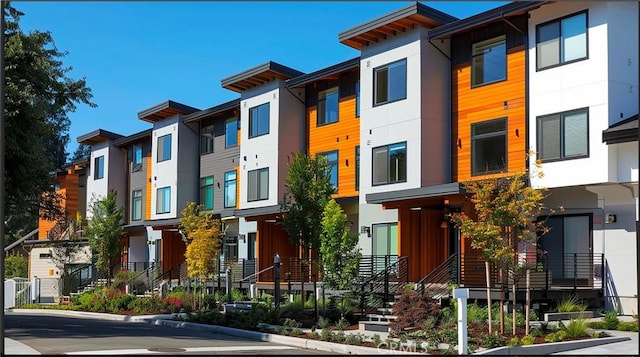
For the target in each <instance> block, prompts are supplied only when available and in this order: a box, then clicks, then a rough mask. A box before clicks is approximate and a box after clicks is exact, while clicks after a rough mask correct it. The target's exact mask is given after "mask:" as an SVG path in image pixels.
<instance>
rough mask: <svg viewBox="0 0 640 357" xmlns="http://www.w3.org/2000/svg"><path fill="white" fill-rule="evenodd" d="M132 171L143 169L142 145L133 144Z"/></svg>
mask: <svg viewBox="0 0 640 357" xmlns="http://www.w3.org/2000/svg"><path fill="white" fill-rule="evenodd" d="M131 170H132V171H134V172H135V171H140V170H142V145H133V158H132V168H131Z"/></svg>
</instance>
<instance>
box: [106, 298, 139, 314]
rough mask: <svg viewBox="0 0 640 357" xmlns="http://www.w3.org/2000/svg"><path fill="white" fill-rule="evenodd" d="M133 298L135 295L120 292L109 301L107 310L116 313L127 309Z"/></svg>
mask: <svg viewBox="0 0 640 357" xmlns="http://www.w3.org/2000/svg"><path fill="white" fill-rule="evenodd" d="M135 299H136V297H135V295H131V294H122V295H120V296H118V297H117V298H116V299H113V300H111V301H110V302H109V312H112V313H118V312H122V311H127V310H129V304H130V303H131V302H132V301H133V300H135Z"/></svg>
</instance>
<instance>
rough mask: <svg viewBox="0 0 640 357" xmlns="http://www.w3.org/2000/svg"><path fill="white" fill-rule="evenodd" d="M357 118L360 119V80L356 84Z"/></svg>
mask: <svg viewBox="0 0 640 357" xmlns="http://www.w3.org/2000/svg"><path fill="white" fill-rule="evenodd" d="M356 118H360V80H358V81H357V82H356Z"/></svg>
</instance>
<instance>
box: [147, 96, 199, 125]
mask: <svg viewBox="0 0 640 357" xmlns="http://www.w3.org/2000/svg"><path fill="white" fill-rule="evenodd" d="M199 110H200V109H198V108H194V107H190V106H188V105H186V104H182V103H178V102H174V101H172V100H167V101H165V102H162V103H160V104H157V105H154V106H153V107H151V108H149V109H145V110H143V111H141V112H139V113H138V119H140V120H144V121H146V122H149V123H154V122H157V121H159V120H164V119H167V118H170V117H172V116H174V115H176V114H190V113H193V112H197V111H199Z"/></svg>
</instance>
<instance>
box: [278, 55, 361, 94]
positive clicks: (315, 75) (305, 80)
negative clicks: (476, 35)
mask: <svg viewBox="0 0 640 357" xmlns="http://www.w3.org/2000/svg"><path fill="white" fill-rule="evenodd" d="M356 68H360V56H358V57H356V58H352V59H350V60H347V61H344V62H342V63H338V64H336V65H333V66H331V67H327V68H324V69H321V70H319V71H316V72H312V73H309V74H303V75H301V76H298V77H295V78H292V79H289V80H288V81H287V83H286V86H287V88H296V87H302V86H304V85H306V84H309V83H313V82H315V81H318V80H321V79H328V78H337V77H338V75H340V74H342V73H344V72H348V71H351V70H354V69H356Z"/></svg>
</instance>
